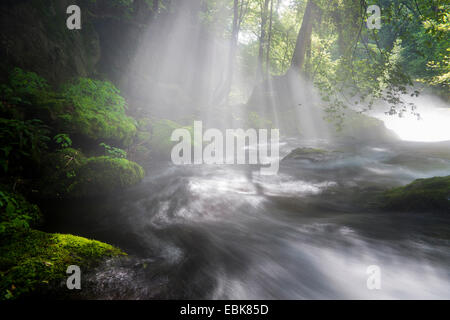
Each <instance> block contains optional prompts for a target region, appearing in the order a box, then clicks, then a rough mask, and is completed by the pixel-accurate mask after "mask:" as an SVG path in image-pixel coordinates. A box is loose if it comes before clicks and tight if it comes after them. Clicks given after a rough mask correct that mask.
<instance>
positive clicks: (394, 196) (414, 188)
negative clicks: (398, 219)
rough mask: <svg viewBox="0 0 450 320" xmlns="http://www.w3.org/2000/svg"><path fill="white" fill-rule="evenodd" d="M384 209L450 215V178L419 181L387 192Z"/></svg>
mask: <svg viewBox="0 0 450 320" xmlns="http://www.w3.org/2000/svg"><path fill="white" fill-rule="evenodd" d="M382 202H383V204H382V205H381V206H382V207H383V208H386V209H392V210H399V211H411V212H417V211H433V212H446V213H450V176H447V177H434V178H429V179H418V180H415V181H414V182H412V183H410V184H408V185H407V186H404V187H399V188H394V189H391V190H389V191H386V192H385V193H384V194H383V197H382Z"/></svg>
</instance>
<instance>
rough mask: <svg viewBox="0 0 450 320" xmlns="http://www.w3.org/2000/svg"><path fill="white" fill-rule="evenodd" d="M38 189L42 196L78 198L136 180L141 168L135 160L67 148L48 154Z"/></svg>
mask: <svg viewBox="0 0 450 320" xmlns="http://www.w3.org/2000/svg"><path fill="white" fill-rule="evenodd" d="M45 163H46V166H45V168H44V169H43V170H42V179H41V180H40V183H39V186H38V190H39V194H40V196H41V197H43V198H74V197H75V198H79V197H86V196H95V195H102V194H108V193H110V192H113V191H117V190H120V189H125V188H127V187H130V186H133V185H135V184H137V183H139V182H140V181H141V180H142V179H143V177H144V174H145V173H144V169H142V167H141V166H139V165H138V164H137V163H134V162H132V161H129V160H127V159H123V158H113V157H108V156H102V157H92V158H87V157H85V156H84V155H83V153H81V152H80V151H78V150H75V149H72V148H67V149H63V150H60V151H58V152H55V153H52V154H49V155H48V156H47V158H46V161H45Z"/></svg>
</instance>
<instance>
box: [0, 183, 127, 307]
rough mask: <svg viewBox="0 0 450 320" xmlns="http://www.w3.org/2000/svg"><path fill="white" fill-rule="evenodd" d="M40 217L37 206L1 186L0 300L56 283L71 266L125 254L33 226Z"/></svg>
mask: <svg viewBox="0 0 450 320" xmlns="http://www.w3.org/2000/svg"><path fill="white" fill-rule="evenodd" d="M41 217H42V216H41V213H40V211H39V209H38V207H37V206H36V205H33V204H30V203H29V202H28V201H26V200H25V198H24V197H23V196H21V195H19V194H17V193H14V192H10V191H7V190H6V189H5V188H4V187H2V188H0V300H10V299H17V298H24V297H27V296H29V295H31V294H33V293H38V292H41V290H45V289H47V288H49V286H52V285H57V284H58V282H60V281H61V280H63V279H64V278H66V277H67V274H66V270H67V267H68V266H70V265H77V266H79V267H80V268H82V269H86V268H90V267H93V266H95V265H96V264H98V263H99V262H101V261H102V260H104V259H106V258H108V257H114V256H120V255H124V253H123V252H122V251H120V250H119V249H117V248H115V247H113V246H111V245H108V244H105V243H102V242H99V241H95V240H89V239H85V238H81V237H77V236H73V235H68V234H49V233H45V232H42V231H38V230H35V229H33V228H34V227H38V226H39V224H40V222H41Z"/></svg>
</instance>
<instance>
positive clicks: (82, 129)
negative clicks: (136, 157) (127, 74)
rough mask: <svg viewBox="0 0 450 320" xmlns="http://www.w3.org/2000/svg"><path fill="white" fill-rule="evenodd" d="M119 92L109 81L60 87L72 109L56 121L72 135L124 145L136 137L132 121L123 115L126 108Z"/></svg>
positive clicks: (79, 81) (78, 80) (85, 81)
mask: <svg viewBox="0 0 450 320" xmlns="http://www.w3.org/2000/svg"><path fill="white" fill-rule="evenodd" d="M119 93H120V92H119V90H118V89H117V88H116V87H114V85H113V84H111V83H110V82H104V81H98V80H92V79H87V78H79V79H77V80H76V81H74V82H73V83H71V84H69V85H65V86H64V87H63V94H64V95H65V97H66V98H67V99H68V101H70V103H71V104H72V105H73V110H71V111H70V112H67V113H64V114H62V115H60V116H59V118H60V119H61V120H62V121H63V123H64V125H65V126H66V127H67V128H70V129H71V130H72V131H73V132H75V133H81V134H83V135H85V136H87V137H89V138H91V139H93V140H99V139H104V140H113V141H116V142H117V143H119V144H121V145H123V146H128V145H130V144H131V143H132V141H133V138H134V136H135V134H136V121H135V120H134V119H133V118H131V117H128V116H127V115H126V114H125V110H126V108H127V105H126V102H125V99H124V98H122V97H121V96H120V94H119Z"/></svg>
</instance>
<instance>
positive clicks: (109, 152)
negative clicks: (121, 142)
mask: <svg viewBox="0 0 450 320" xmlns="http://www.w3.org/2000/svg"><path fill="white" fill-rule="evenodd" d="M100 147H102V148H103V150H104V152H105V155H106V156H109V157H112V158H122V159H126V158H127V152H126V151H125V150H122V149H119V148H116V147H111V146H109V145H107V144H106V143H103V142H102V143H100Z"/></svg>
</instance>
